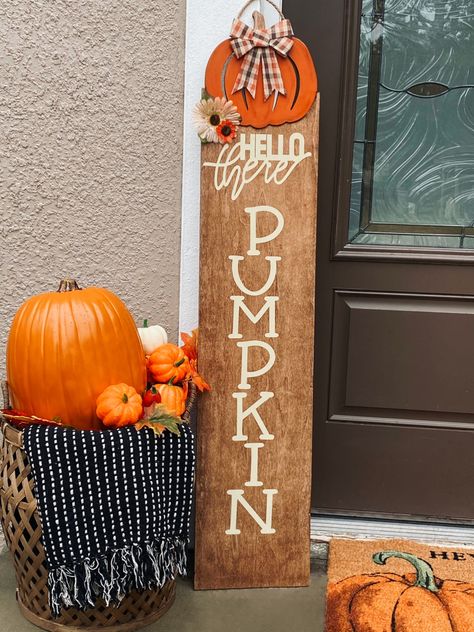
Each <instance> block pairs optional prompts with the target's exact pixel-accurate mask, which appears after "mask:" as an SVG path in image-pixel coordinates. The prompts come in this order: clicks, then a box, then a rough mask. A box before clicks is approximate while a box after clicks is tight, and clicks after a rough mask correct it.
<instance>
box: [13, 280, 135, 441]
mask: <svg viewBox="0 0 474 632" xmlns="http://www.w3.org/2000/svg"><path fill="white" fill-rule="evenodd" d="M7 380H8V384H9V387H10V391H11V400H12V405H13V407H14V408H17V409H19V410H22V411H24V412H25V413H26V414H27V415H30V416H31V415H35V416H38V417H43V418H45V419H55V418H60V419H61V421H62V422H63V423H64V424H65V425H68V426H73V427H75V428H79V429H81V430H97V429H100V428H101V427H102V426H101V423H100V421H99V420H98V419H97V416H96V414H95V403H96V399H97V397H98V396H99V395H100V393H101V392H102V391H103V390H104V389H105V388H106V387H107V386H109V384H117V383H119V382H124V383H126V384H130V385H131V386H133V387H134V388H135V389H136V390H137V391H138V392H140V393H141V392H142V391H143V390H144V389H145V386H146V364H145V356H144V353H143V347H142V344H141V342H140V338H139V336H138V331H137V327H136V325H135V323H134V321H133V318H132V315H131V314H130V312H129V311H128V310H127V308H126V306H125V305H124V304H123V302H122V301H121V300H120V299H119V298H118V297H117V296H116V295H115V294H113V293H112V292H110V291H109V290H105V289H103V288H98V287H90V288H86V289H80V288H79V286H78V285H77V283H76V282H75V281H74V280H72V279H65V280H64V281H61V284H60V286H59V289H58V291H57V292H46V293H44V294H39V295H37V296H33V297H32V298H30V299H28V300H27V301H26V303H24V304H23V305H22V306H21V307H20V309H19V310H18V312H17V313H16V316H15V318H14V319H13V323H12V326H11V329H10V335H9V338H8V345H7Z"/></svg>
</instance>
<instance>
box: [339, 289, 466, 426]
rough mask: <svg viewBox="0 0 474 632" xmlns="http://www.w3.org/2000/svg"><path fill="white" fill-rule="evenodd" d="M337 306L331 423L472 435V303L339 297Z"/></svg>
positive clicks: (447, 298) (405, 296) (415, 296)
mask: <svg viewBox="0 0 474 632" xmlns="http://www.w3.org/2000/svg"><path fill="white" fill-rule="evenodd" d="M333 302H334V304H333V326H332V341H333V343H332V349H331V370H330V388H329V390H330V394H329V409H328V418H327V419H328V421H329V422H331V423H359V424H360V423H363V424H367V423H369V424H384V425H403V426H419V427H432V428H446V429H449V430H452V429H460V430H462V429H466V430H473V429H474V372H473V373H471V372H470V371H467V370H466V368H467V367H469V366H470V364H469V363H470V360H469V359H470V358H471V359H472V358H473V357H474V335H472V332H474V297H469V296H452V295H442V294H439V295H434V294H421V293H404V292H368V291H354V290H335V291H334V297H333ZM448 326H449V327H455V328H456V336H454V335H453V336H452V338H447V337H446V336H445V335H443V332H445V331H446V328H447V327H448ZM470 333H471V335H469V334H470ZM463 334H464V335H463ZM408 340H411V343H410V344H409V345H408V344H405V342H406V341H408Z"/></svg>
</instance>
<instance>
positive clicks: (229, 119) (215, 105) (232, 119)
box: [193, 95, 240, 145]
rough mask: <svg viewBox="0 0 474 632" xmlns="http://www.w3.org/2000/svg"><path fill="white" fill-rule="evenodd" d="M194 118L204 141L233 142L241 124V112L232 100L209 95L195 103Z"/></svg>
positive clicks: (199, 134) (200, 136)
mask: <svg viewBox="0 0 474 632" xmlns="http://www.w3.org/2000/svg"><path fill="white" fill-rule="evenodd" d="M193 119H194V124H195V126H196V128H197V132H198V136H199V138H200V139H201V142H202V143H221V144H222V145H224V144H226V143H232V142H233V141H234V139H235V137H236V135H237V129H238V127H239V124H240V114H239V113H238V111H237V108H236V106H235V105H234V104H233V103H232V101H227V100H226V99H224V97H216V98H215V99H214V98H212V97H210V96H208V95H205V96H204V98H202V99H201V100H200V101H199V103H197V104H196V105H195V107H194V111H193Z"/></svg>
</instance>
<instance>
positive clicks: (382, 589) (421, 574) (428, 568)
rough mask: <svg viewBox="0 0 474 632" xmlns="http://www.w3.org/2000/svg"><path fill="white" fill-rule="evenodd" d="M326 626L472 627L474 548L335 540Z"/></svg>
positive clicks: (339, 630) (422, 631)
mask: <svg viewBox="0 0 474 632" xmlns="http://www.w3.org/2000/svg"><path fill="white" fill-rule="evenodd" d="M326 632H474V548H472V549H467V548H463V547H458V548H452V547H439V546H436V547H435V546H431V545H429V544H419V543H416V542H412V541H410V540H368V541H361V540H332V541H331V544H330V548H329V567H328V589H327V604H326Z"/></svg>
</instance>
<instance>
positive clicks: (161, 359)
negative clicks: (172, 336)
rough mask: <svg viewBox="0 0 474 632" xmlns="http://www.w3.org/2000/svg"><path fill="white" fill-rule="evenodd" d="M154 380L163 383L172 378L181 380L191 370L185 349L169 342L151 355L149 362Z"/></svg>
mask: <svg viewBox="0 0 474 632" xmlns="http://www.w3.org/2000/svg"><path fill="white" fill-rule="evenodd" d="M147 367H148V371H149V373H150V376H151V378H152V381H153V382H160V383H162V384H164V383H166V382H169V381H170V380H172V381H173V382H174V383H176V382H181V381H182V380H183V379H184V378H185V377H186V375H187V374H188V372H189V361H188V358H187V357H186V355H185V354H184V351H183V350H182V349H181V348H180V347H178V346H177V345H174V344H172V343H171V342H168V343H166V344H164V345H161V347H158V349H155V351H154V352H153V353H152V354H151V355H150V357H149V358H148V363H147Z"/></svg>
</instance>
